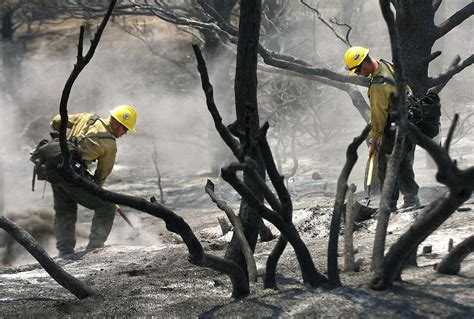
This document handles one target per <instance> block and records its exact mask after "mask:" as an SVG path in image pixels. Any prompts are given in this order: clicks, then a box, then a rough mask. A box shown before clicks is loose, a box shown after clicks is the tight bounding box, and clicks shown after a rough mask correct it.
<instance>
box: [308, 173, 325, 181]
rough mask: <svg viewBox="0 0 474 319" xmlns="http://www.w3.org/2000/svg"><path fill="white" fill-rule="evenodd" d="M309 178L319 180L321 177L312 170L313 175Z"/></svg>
mask: <svg viewBox="0 0 474 319" xmlns="http://www.w3.org/2000/svg"><path fill="white" fill-rule="evenodd" d="M311 178H312V179H313V180H315V181H319V180H321V179H323V178H322V177H321V175H320V174H319V173H318V172H314V173H313V175H311Z"/></svg>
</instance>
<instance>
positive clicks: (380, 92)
mask: <svg viewBox="0 0 474 319" xmlns="http://www.w3.org/2000/svg"><path fill="white" fill-rule="evenodd" d="M375 76H383V77H385V78H389V79H391V80H393V81H395V79H394V78H393V75H392V73H391V72H390V69H389V68H388V66H387V65H386V64H385V63H383V62H380V61H379V67H378V68H377V70H375V72H374V73H373V74H372V78H373V77H375ZM396 89H397V88H396V87H395V86H394V85H392V84H389V83H387V82H384V83H373V84H371V85H370V87H369V92H368V94H369V101H370V122H371V123H372V130H371V131H370V135H371V136H372V137H373V138H378V137H380V136H382V135H383V131H384V128H385V125H386V122H387V117H388V114H389V113H388V112H389V106H390V94H391V93H393V94H395V92H396Z"/></svg>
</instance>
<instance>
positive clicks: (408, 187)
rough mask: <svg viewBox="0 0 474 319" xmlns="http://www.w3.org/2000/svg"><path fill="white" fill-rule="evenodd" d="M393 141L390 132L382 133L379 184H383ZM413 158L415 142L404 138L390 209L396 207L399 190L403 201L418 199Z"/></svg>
mask: <svg viewBox="0 0 474 319" xmlns="http://www.w3.org/2000/svg"><path fill="white" fill-rule="evenodd" d="M394 142H395V137H394V136H392V135H390V134H384V135H383V136H382V143H381V145H380V153H379V158H378V176H379V179H380V184H381V185H383V183H384V181H385V173H386V171H387V163H388V156H389V155H390V154H391V153H392V150H393V145H394ZM414 159H415V144H413V143H412V142H411V141H410V140H409V139H408V138H406V139H405V144H404V147H403V151H402V158H401V161H400V167H399V170H398V178H397V180H396V182H395V187H394V192H393V194H392V198H391V200H390V208H391V209H395V208H396V207H397V201H398V197H399V192H402V194H403V200H404V202H405V203H414V202H416V201H418V190H419V188H420V187H419V186H418V184H417V183H416V181H415V173H414V171H413V161H414Z"/></svg>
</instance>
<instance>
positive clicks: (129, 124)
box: [110, 104, 137, 133]
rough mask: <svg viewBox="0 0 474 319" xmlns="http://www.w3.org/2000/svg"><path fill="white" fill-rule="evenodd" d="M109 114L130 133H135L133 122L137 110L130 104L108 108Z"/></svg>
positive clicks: (135, 118)
mask: <svg viewBox="0 0 474 319" xmlns="http://www.w3.org/2000/svg"><path fill="white" fill-rule="evenodd" d="M110 115H112V117H113V118H114V119H116V120H117V121H118V122H119V123H120V124H122V125H123V126H125V127H126V128H127V129H128V130H129V131H130V132H131V133H135V122H136V121H137V112H136V111H135V109H134V108H133V106H131V105H127V104H124V105H119V106H117V107H115V108H113V109H112V110H110Z"/></svg>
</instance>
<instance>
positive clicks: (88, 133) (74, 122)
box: [50, 113, 117, 186]
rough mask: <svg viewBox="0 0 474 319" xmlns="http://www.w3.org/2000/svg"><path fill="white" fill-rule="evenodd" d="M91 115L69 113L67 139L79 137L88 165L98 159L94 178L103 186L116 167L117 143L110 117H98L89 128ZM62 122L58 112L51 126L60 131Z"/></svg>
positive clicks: (79, 145) (80, 150)
mask: <svg viewBox="0 0 474 319" xmlns="http://www.w3.org/2000/svg"><path fill="white" fill-rule="evenodd" d="M91 116H93V114H92V113H79V114H72V115H69V118H68V124H67V127H68V129H69V131H68V133H67V139H68V140H71V139H73V137H76V138H77V140H78V142H79V143H78V149H79V152H80V153H81V155H82V159H83V160H84V162H85V164H86V165H89V164H90V163H92V162H93V161H95V160H97V168H96V170H95V172H94V174H93V179H94V182H95V183H96V184H97V185H99V186H102V185H103V184H104V181H105V179H106V178H107V176H109V174H110V173H111V172H112V169H113V167H114V164H115V156H116V154H117V143H116V141H115V137H114V135H113V131H112V128H111V127H110V121H109V120H108V119H98V120H97V121H95V123H93V124H92V125H90V127H89V129H87V126H88V125H89V123H88V122H89V119H90V118H91ZM60 124H61V117H60V115H59V114H58V115H56V116H55V117H54V118H53V120H52V121H51V124H50V126H51V128H52V129H53V130H55V131H59V126H60Z"/></svg>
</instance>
